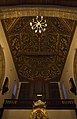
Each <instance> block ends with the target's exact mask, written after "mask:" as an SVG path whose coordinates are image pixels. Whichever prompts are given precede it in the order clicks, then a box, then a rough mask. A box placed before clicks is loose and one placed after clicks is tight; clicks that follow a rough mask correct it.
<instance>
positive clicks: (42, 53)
mask: <svg viewBox="0 0 77 119" xmlns="http://www.w3.org/2000/svg"><path fill="white" fill-rule="evenodd" d="M34 18H35V16H26V17H20V18H13V19H10V18H9V19H5V20H2V23H3V26H4V29H5V32H6V36H7V41H8V44H9V47H10V50H11V53H12V57H13V60H14V63H15V67H16V70H17V73H18V76H19V79H20V81H27V80H33V79H34V78H35V77H44V79H46V80H51V81H59V80H60V77H61V74H62V71H63V68H64V65H65V62H66V58H67V55H68V51H69V48H70V44H71V41H72V38H73V34H74V30H75V21H73V20H68V19H63V18H56V17H44V19H45V20H46V22H47V27H46V30H45V31H44V32H41V33H35V32H34V30H32V29H31V26H30V22H31V21H32V19H34Z"/></svg>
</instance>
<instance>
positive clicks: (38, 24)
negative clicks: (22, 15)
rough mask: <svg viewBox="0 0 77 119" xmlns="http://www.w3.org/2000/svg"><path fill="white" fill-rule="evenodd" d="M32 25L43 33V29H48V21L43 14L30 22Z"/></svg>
mask: <svg viewBox="0 0 77 119" xmlns="http://www.w3.org/2000/svg"><path fill="white" fill-rule="evenodd" d="M30 26H31V29H32V30H34V31H35V33H37V32H38V33H42V31H43V32H44V31H46V27H47V23H46V20H44V17H43V16H40V17H39V16H36V18H35V19H32V22H30Z"/></svg>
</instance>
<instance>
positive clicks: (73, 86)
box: [69, 78, 77, 95]
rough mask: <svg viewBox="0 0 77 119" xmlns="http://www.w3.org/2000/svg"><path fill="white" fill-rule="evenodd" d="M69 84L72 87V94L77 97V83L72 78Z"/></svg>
mask: <svg viewBox="0 0 77 119" xmlns="http://www.w3.org/2000/svg"><path fill="white" fill-rule="evenodd" d="M69 82H70V86H71V88H70V91H71V92H72V93H74V94H75V95H77V92H76V86H75V83H74V81H73V78H70V80H69Z"/></svg>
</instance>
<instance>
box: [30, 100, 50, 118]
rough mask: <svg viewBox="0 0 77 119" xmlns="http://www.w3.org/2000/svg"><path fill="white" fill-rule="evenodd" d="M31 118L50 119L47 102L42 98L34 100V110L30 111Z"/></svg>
mask: <svg viewBox="0 0 77 119" xmlns="http://www.w3.org/2000/svg"><path fill="white" fill-rule="evenodd" d="M30 119H49V118H48V114H47V110H46V102H43V101H41V100H38V101H36V102H34V105H33V110H32V111H31V113H30Z"/></svg>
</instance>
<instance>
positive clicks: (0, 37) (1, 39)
mask: <svg viewBox="0 0 77 119" xmlns="http://www.w3.org/2000/svg"><path fill="white" fill-rule="evenodd" d="M0 45H1V46H2V48H3V52H4V56H5V77H4V79H5V78H6V76H7V77H8V79H9V91H8V92H7V93H6V94H4V95H2V94H1V91H0V107H2V104H3V102H4V99H6V98H11V96H12V91H13V87H14V84H17V85H18V83H19V79H18V76H17V73H16V70H15V66H14V63H13V60H12V56H11V52H10V50H9V46H8V43H7V40H6V37H5V34H4V31H3V27H2V24H1V21H0Z"/></svg>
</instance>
